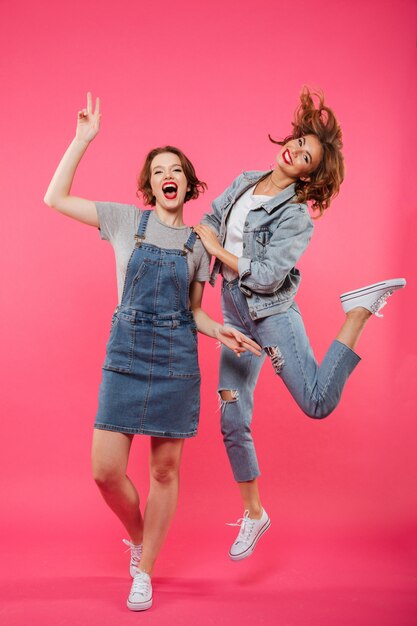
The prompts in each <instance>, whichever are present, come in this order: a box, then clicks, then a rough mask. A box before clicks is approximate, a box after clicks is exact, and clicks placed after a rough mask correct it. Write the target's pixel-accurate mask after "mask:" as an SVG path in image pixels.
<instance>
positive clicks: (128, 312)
mask: <svg viewBox="0 0 417 626" xmlns="http://www.w3.org/2000/svg"><path fill="white" fill-rule="evenodd" d="M99 125H100V113H99V101H98V99H97V102H96V108H95V110H94V111H93V106H92V97H91V94H90V93H89V94H88V96H87V108H86V109H83V110H82V111H80V112H79V114H78V124H77V132H76V137H75V139H74V141H73V142H72V143H71V145H70V146H69V148H68V150H67V152H66V153H65V155H64V157H63V158H62V160H61V163H60V164H59V166H58V168H57V171H56V173H55V175H54V177H53V179H52V181H51V183H50V186H49V188H48V191H47V193H46V196H45V202H46V203H47V204H48V205H49V206H53V207H54V208H56V209H58V210H59V211H60V212H62V213H64V214H66V215H68V216H70V217H73V218H75V219H77V220H79V221H81V222H84V223H86V224H89V225H91V226H95V227H99V228H100V232H101V235H102V237H103V238H108V239H109V240H111V237H110V236H109V233H110V234H111V232H116V233H117V236H115V238H114V240H111V242H112V243H113V246H114V249H115V254H116V260H118V262H117V269H118V271H119V270H120V267H122V266H123V264H124V263H125V261H124V260H123V259H125V260H126V266H127V267H126V271H125V275H124V276H122V278H121V280H119V281H118V282H122V283H123V291H122V294H121V298H120V300H119V305H118V307H117V309H116V312H115V313H114V315H113V319H112V327H111V334H110V338H109V341H108V344H107V351H106V359H105V362H104V365H103V377H102V383H101V386H100V393H99V407H98V411H97V416H96V422H95V430H94V437H93V455H92V456H93V474H94V477H95V480H96V482H97V484H98V486H99V488H100V490H101V493H102V495H103V497H104V499H105V500H106V502H107V504H108V505H109V506H110V508H111V509H112V510H113V511H114V513H115V514H116V515H117V516H118V517H119V518H120V520H121V521H122V523H123V524H124V526H125V528H126V530H127V532H128V533H129V535H130V540H124V541H125V543H126V544H127V545H128V548H129V550H130V575H131V576H132V578H133V583H132V586H131V590H130V594H129V597H128V600H127V606H128V607H129V608H130V609H132V610H134V611H141V610H145V609H148V608H150V606H151V605H152V585H151V575H152V570H153V567H154V564H155V560H156V558H157V555H158V553H159V551H160V548H161V546H162V543H163V540H164V538H165V535H166V533H167V531H168V527H169V524H170V521H171V519H172V516H173V514H174V511H175V507H176V503H177V498H178V477H179V467H180V461H181V454H182V449H183V443H184V439H185V438H187V437H192V436H194V435H195V434H196V432H197V424H198V416H199V405H200V396H199V394H200V372H199V366H198V357H197V330H199V331H200V332H203V333H204V334H207V335H209V336H211V337H214V338H217V339H218V340H219V341H220V342H221V343H222V345H224V346H227V347H228V348H229V349H230V350H231V351H232V352H234V353H235V356H236V355H237V356H240V355H241V354H244V353H245V352H246V350H250V351H251V352H252V353H253V354H254V355H258V356H259V355H260V353H261V351H260V347H259V346H258V345H257V344H256V343H255V342H254V341H253V340H251V339H248V338H247V337H245V336H244V335H243V334H242V333H241V332H240V331H237V330H235V329H233V328H230V327H226V326H222V325H220V324H218V323H217V322H215V321H214V320H212V319H211V318H209V317H208V315H207V314H206V313H205V312H204V311H203V310H202V309H201V300H202V295H203V288H204V282H202V281H201V280H199V278H198V276H199V271H200V269H199V267H194V266H193V265H192V263H194V262H195V263H196V264H197V265H198V264H200V265H202V264H203V255H204V256H205V257H207V277H208V267H209V259H208V255H207V253H206V252H205V250H204V248H203V247H202V244H201V242H200V241H197V242H196V239H197V237H196V234H195V233H194V232H193V231H192V230H191V229H189V228H187V227H186V226H185V225H184V223H183V221H182V211H183V205H184V202H185V201H186V200H188V199H191V198H196V197H198V195H199V192H201V191H203V190H204V188H205V184H204V183H202V182H201V181H199V180H198V178H197V177H196V175H195V171H194V168H193V166H192V164H191V163H190V161H189V160H188V159H187V157H186V156H185V155H184V154H183V153H182V152H181V151H180V150H178V149H177V148H173V147H171V146H166V147H164V148H159V149H155V150H153V151H152V152H150V153H149V154H148V156H147V158H146V161H145V165H144V167H143V169H142V172H141V175H140V178H139V189H140V191H141V192H142V195H143V198H144V200H145V203H147V204H150V205H152V206H154V207H155V210H154V211H143V212H142V213H140V212H139V211H138V210H137V209H136V207H132V206H130V205H115V204H114V203H100V202H92V201H90V200H86V199H82V198H76V197H74V196H71V195H70V191H71V184H72V180H73V177H74V174H75V171H76V168H77V166H78V164H79V162H80V160H81V158H82V156H83V154H84V152H85V150H86V149H87V147H88V145H89V143H90V142H91V141H92V140H93V139H94V137H95V136H96V134H97V133H98V131H99ZM109 224H112V226H109ZM112 229H113V230H112ZM152 229H153V230H152ZM152 232H153V233H154V234H153V235H152V236H153V238H154V240H156V241H152V236H151V233H152ZM106 233H107V234H106ZM161 239H163V240H164V241H165V245H156V243H157V244H161ZM179 240H180V241H181V242H182V245H179V243H178V242H179ZM197 247H199V248H200V261H198V260H196V259H195V258H194V257H195V256H196V252H195V249H196V248H197ZM126 253H127V257H126ZM127 259H128V260H127ZM190 267H193V272H194V277H197V278H193V279H192V278H191V276H190V269H189V268H190ZM118 278H119V277H118ZM119 287H120V285H119ZM236 360H237V359H236ZM134 434H146V435H149V436H150V438H151V453H150V489H149V496H148V500H147V503H146V508H145V511H144V515H143V517H142V513H141V510H140V506H139V495H138V493H137V491H136V488H135V486H134V485H133V483H132V482H131V480H130V479H129V477H128V476H127V475H126V469H127V463H128V458H129V452H130V446H131V443H132V439H133V435H134Z"/></svg>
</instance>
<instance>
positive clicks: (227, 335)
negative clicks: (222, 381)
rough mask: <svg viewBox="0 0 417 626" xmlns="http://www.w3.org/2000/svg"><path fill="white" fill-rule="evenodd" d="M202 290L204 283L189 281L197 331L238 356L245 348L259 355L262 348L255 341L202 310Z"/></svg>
mask: <svg viewBox="0 0 417 626" xmlns="http://www.w3.org/2000/svg"><path fill="white" fill-rule="evenodd" d="M203 291H204V283H202V282H198V281H195V282H193V283H191V287H190V306H191V309H192V311H193V315H194V319H195V323H196V326H197V329H198V330H199V332H200V333H203V335H208V336H209V337H214V338H215V339H218V341H220V343H222V344H224V345H225V346H226V347H227V348H229V349H230V350H233V352H235V354H236V355H237V356H240V354H241V353H242V352H246V350H249V352H252V353H253V354H255V355H256V356H260V355H261V353H262V349H261V347H260V346H258V344H257V343H255V342H254V341H252V339H249V337H246V335H244V334H243V333H241V332H239V331H238V330H236V329H235V328H232V327H231V326H222V324H219V322H216V321H215V320H213V319H212V318H211V317H210V316H209V315H207V313H206V312H205V311H203V309H202V308H201V301H202V299H203Z"/></svg>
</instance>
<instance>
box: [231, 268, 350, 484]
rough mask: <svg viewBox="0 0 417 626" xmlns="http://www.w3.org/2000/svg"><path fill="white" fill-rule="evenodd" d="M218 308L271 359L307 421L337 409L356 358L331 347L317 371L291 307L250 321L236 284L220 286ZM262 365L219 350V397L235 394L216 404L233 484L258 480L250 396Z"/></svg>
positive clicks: (251, 358)
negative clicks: (219, 411)
mask: <svg viewBox="0 0 417 626" xmlns="http://www.w3.org/2000/svg"><path fill="white" fill-rule="evenodd" d="M222 308H223V316H224V321H225V323H226V324H230V325H231V326H234V327H235V328H237V329H238V330H240V331H241V332H243V333H245V334H246V335H248V336H249V337H252V339H254V340H255V341H257V342H258V343H259V344H260V345H261V346H262V347H263V348H264V350H265V353H266V354H268V353H269V356H271V361H272V365H273V367H274V369H275V372H276V373H277V374H278V375H279V376H280V378H281V379H282V381H283V382H284V384H285V385H286V387H287V388H288V390H289V392H290V393H291V395H292V396H293V398H294V400H295V401H296V402H297V404H298V406H299V407H300V408H301V410H302V411H304V412H305V413H306V414H307V415H308V416H309V417H312V418H323V417H326V416H327V415H329V413H331V412H332V411H333V410H334V409H335V407H336V406H337V404H338V403H339V400H340V397H341V394H342V390H343V387H344V385H345V383H346V381H347V379H348V377H349V375H350V374H351V373H352V371H353V369H354V368H355V367H356V365H357V364H358V363H359V361H360V358H359V356H358V355H357V354H355V352H353V351H352V350H351V349H350V348H348V347H347V346H345V345H344V344H342V343H340V342H339V341H333V343H332V344H331V345H330V348H329V350H328V352H327V354H326V355H325V357H324V359H323V362H322V364H321V365H320V366H319V365H318V364H317V361H316V359H315V357H314V354H313V351H312V349H311V346H310V342H309V340H308V337H307V335H306V331H305V328H304V324H303V321H302V318H301V314H300V311H299V308H298V306H297V305H296V303H295V302H294V303H292V304H291V306H290V308H289V309H288V310H287V311H285V312H283V313H278V314H276V315H271V316H268V317H266V318H263V319H260V320H256V321H254V320H253V319H252V318H251V316H250V313H249V309H248V306H247V302H246V298H245V296H244V294H243V293H242V291H241V290H240V289H239V285H238V279H236V280H234V281H232V282H226V281H224V282H223V286H222ZM264 359H265V354H264V355H263V356H261V357H259V358H258V357H256V356H254V355H252V354H251V353H250V352H245V353H243V354H242V355H241V357H240V359H236V358H235V357H234V355H233V353H232V352H231V351H230V350H227V349H226V350H224V349H223V348H222V351H221V358H220V380H219V391H222V390H231V391H236V392H237V398H236V400H232V401H228V402H224V401H222V402H221V405H222V416H221V427H222V433H223V439H224V443H225V446H226V450H227V454H228V456H229V460H230V463H231V466H232V470H233V474H234V477H235V479H236V480H237V481H238V482H243V481H247V480H252V479H254V478H256V477H257V476H259V474H260V472H259V466H258V462H257V458H256V452H255V446H254V443H253V440H252V435H251V422H252V413H253V392H254V389H255V386H256V382H257V380H258V376H259V373H260V370H261V367H262V364H263V362H264Z"/></svg>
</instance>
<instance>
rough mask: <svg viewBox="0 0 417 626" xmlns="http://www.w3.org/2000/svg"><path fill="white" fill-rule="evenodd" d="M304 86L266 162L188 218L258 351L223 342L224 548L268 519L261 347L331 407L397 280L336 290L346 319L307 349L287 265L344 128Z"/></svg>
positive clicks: (301, 246)
mask: <svg viewBox="0 0 417 626" xmlns="http://www.w3.org/2000/svg"><path fill="white" fill-rule="evenodd" d="M314 95H315V94H312V93H310V91H309V90H308V89H307V88H304V89H303V91H302V93H301V103H300V106H299V108H298V109H297V111H296V114H295V118H294V121H293V132H292V134H291V135H289V136H288V137H286V138H285V139H284V140H283V141H282V142H280V141H274V140H273V139H272V138H271V137H270V139H271V141H273V143H277V144H278V145H280V146H281V149H280V151H279V152H278V154H277V156H276V164H275V167H274V169H273V170H272V171H268V172H258V171H256V172H246V173H243V174H242V175H240V176H239V177H238V178H237V179H236V180H235V181H234V182H233V183H232V185H231V186H230V187H229V188H228V189H226V191H225V192H224V193H223V194H222V195H221V196H220V197H219V198H217V199H216V200H215V201H214V202H213V205H212V207H213V211H212V213H211V214H208V215H206V216H205V217H204V219H203V223H202V224H200V225H199V226H197V227H195V231H196V232H197V233H198V235H199V237H200V238H201V240H202V242H203V244H204V246H205V247H206V249H207V251H208V252H210V254H212V255H214V256H215V257H216V261H215V264H214V267H213V271H212V276H211V281H210V282H211V283H212V284H214V281H215V278H216V275H217V274H218V272H219V271H221V273H222V274H223V286H222V309H223V315H224V320H225V322H226V323H228V324H232V325H233V326H234V327H235V328H239V330H241V331H242V332H244V333H246V334H247V335H249V336H250V337H252V338H253V339H254V340H255V341H256V342H258V343H259V344H260V345H261V346H262V348H263V350H264V355H263V358H261V359H256V358H253V357H252V355H251V354H250V353H246V354H244V355H242V358H241V359H240V360H239V362H234V361H232V357H231V356H230V355H229V354H228V352H227V351H226V350H223V349H222V353H221V359H220V381H219V393H220V397H221V410H222V422H221V424H222V433H223V438H224V443H225V446H226V450H227V453H228V456H229V460H230V464H231V466H232V470H233V474H234V477H235V480H236V481H237V482H238V484H239V488H240V493H241V496H242V500H243V505H244V516H243V518H241V519H240V520H238V522H237V524H236V525H238V526H240V531H239V534H238V537H237V539H236V541H235V542H234V544H233V545H232V547H231V549H230V551H229V556H230V558H231V559H233V560H240V559H244V558H246V557H248V556H249V555H250V554H252V552H253V550H254V548H255V545H256V543H257V541H258V539H259V538H260V537H261V536H262V534H263V533H264V532H265V531H266V530H267V529H268V528H269V526H270V519H269V517H268V515H267V513H266V511H265V509H263V507H262V504H261V500H260V496H259V490H258V483H257V477H258V476H259V473H260V472H259V467H258V461H257V458H256V452H255V447H254V443H253V440H252V435H251V421H252V413H253V393H254V389H255V386H256V382H257V380H258V376H259V373H260V370H261V367H262V363H263V361H264V359H265V355H268V356H269V357H270V359H271V361H272V365H273V367H274V370H275V372H276V374H277V375H279V376H280V378H281V379H282V380H283V382H284V384H285V385H286V386H287V388H288V390H289V391H290V393H291V395H292V396H293V398H294V399H295V401H296V402H297V404H298V405H299V407H300V408H301V409H302V410H303V411H304V412H305V413H306V414H307V415H309V416H310V417H313V418H323V417H326V416H327V415H329V414H330V413H331V412H332V411H333V410H334V409H335V408H336V406H337V404H338V403H339V401H340V397H341V394H342V390H343V387H344V385H345V383H346V381H347V379H348V377H349V375H350V374H351V373H352V371H353V369H354V368H355V366H356V365H357V363H358V362H359V360H360V359H359V357H358V355H357V354H356V353H355V352H354V349H355V346H356V344H357V342H358V339H359V336H360V334H361V332H362V331H363V329H364V326H365V324H366V323H367V322H368V320H369V319H370V317H371V316H372V314H374V315H377V316H379V317H381V315H380V314H379V310H380V309H381V308H382V306H384V304H385V301H386V298H387V297H388V296H390V295H391V294H392V293H393V292H394V291H395V290H397V289H399V288H401V287H404V286H405V280H404V279H402V278H400V279H393V280H383V281H381V282H379V283H376V284H373V285H368V286H366V287H362V288H361V289H356V290H354V291H351V292H348V293H345V294H343V295H342V296H341V301H342V306H343V310H344V312H345V313H346V319H345V322H344V323H343V325H342V328H341V329H340V332H339V334H338V335H337V337H336V339H335V340H334V341H333V342H332V344H331V346H330V348H329V350H328V352H327V354H326V356H325V357H324V360H323V362H322V364H321V365H320V366H319V365H318V364H317V361H316V359H315V358H314V354H313V351H312V349H311V346H310V343H309V340H308V337H307V335H306V332H305V329H304V325H303V321H302V318H301V314H300V311H299V309H298V306H297V305H296V303H295V302H294V297H295V295H296V293H297V289H298V285H299V282H300V273H299V271H298V270H297V269H296V267H295V265H296V263H297V261H298V260H299V258H300V257H301V255H302V254H303V252H304V251H305V249H306V248H307V246H308V243H309V241H310V238H311V235H312V232H313V223H312V219H311V217H310V214H309V212H308V208H307V202H308V201H310V202H311V203H312V209H313V210H316V211H318V212H319V214H320V215H321V214H322V213H323V212H324V211H325V210H326V209H327V208H328V207H329V205H330V202H331V201H332V199H333V197H334V196H335V195H336V194H337V193H338V191H339V188H340V185H341V183H342V181H343V176H344V166H343V157H342V153H341V149H342V134H341V130H340V127H339V125H338V123H337V120H336V118H335V116H334V114H333V112H332V110H331V109H329V108H328V107H327V106H325V105H324V100H323V97H322V95H320V94H316V95H317V97H318V106H317V107H316V106H315V103H314V100H313V97H312V96H314Z"/></svg>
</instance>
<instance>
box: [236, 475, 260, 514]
mask: <svg viewBox="0 0 417 626" xmlns="http://www.w3.org/2000/svg"><path fill="white" fill-rule="evenodd" d="M238 487H239V491H240V495H241V498H242V502H243V506H244V510H245V511H249V517H250V518H251V519H261V517H262V511H263V509H262V504H261V498H260V495H259V488H258V480H257V479H256V478H254V479H253V480H248V481H245V482H242V483H238Z"/></svg>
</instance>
